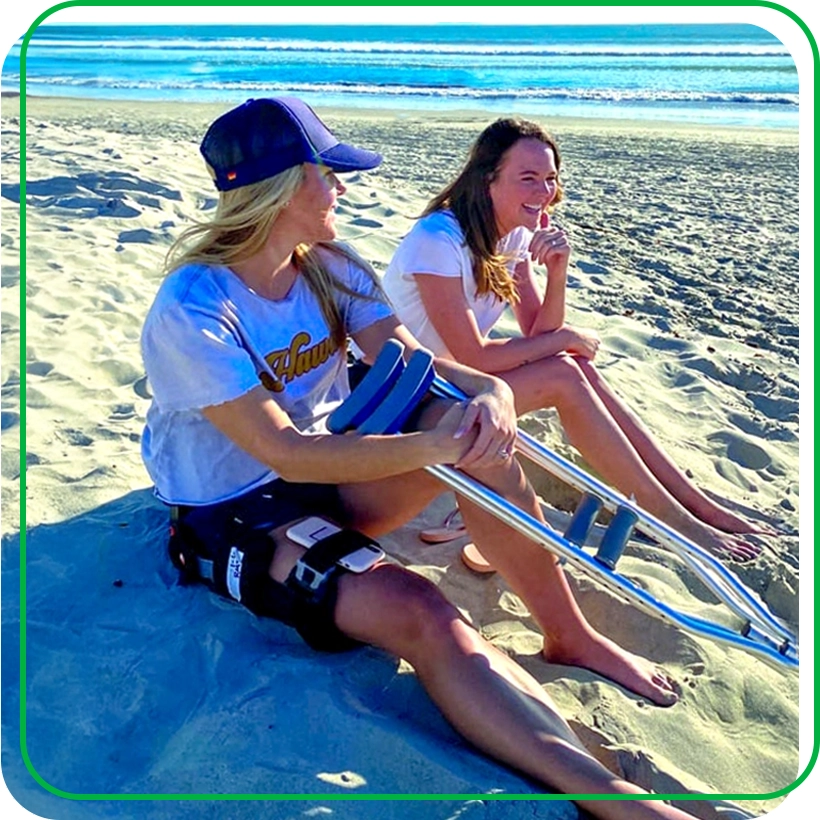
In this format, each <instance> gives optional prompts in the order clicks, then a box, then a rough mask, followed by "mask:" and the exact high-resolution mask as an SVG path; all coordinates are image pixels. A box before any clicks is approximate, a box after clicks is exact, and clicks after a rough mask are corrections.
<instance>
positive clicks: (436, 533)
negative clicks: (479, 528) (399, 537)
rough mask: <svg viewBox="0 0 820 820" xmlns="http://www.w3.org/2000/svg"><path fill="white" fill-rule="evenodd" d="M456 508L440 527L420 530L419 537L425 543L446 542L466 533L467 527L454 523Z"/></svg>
mask: <svg viewBox="0 0 820 820" xmlns="http://www.w3.org/2000/svg"><path fill="white" fill-rule="evenodd" d="M457 515H458V509H455V510H453V511H452V512H451V513H449V515H448V516H447V518H445V519H444V523H443V524H442V525H441V526H440V527H431V528H430V529H427V530H422V531H421V532H420V533H419V538H421V540H422V541H424V542H425V543H426V544H446V543H447V542H448V541H453V540H455V539H456V538H461V537H462V536H463V535H467V528H466V527H465V526H464V524H456V523H455V520H456V516H457Z"/></svg>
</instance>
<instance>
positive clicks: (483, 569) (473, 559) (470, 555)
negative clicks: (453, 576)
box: [461, 543, 495, 574]
mask: <svg viewBox="0 0 820 820" xmlns="http://www.w3.org/2000/svg"><path fill="white" fill-rule="evenodd" d="M461 560H462V561H463V562H464V564H465V565H466V566H467V567H469V568H470V569H471V570H472V571H473V572H480V573H482V574H489V573H491V572H495V567H494V566H493V565H492V564H491V563H490V562H489V561H488V560H487V559H486V558H485V557H484V556H483V555H482V554H481V553H480V552H479V550H478V547H477V546H476V545H475V544H472V543H470V544H465V545H464V546H463V547H462V548H461Z"/></svg>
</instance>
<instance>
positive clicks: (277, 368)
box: [259, 330, 339, 393]
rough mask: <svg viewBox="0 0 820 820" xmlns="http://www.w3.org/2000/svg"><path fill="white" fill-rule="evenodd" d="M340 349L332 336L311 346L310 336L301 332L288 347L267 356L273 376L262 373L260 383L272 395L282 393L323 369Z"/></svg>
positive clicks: (266, 359)
mask: <svg viewBox="0 0 820 820" xmlns="http://www.w3.org/2000/svg"><path fill="white" fill-rule="evenodd" d="M338 349H339V344H338V342H336V341H335V340H334V339H332V338H331V337H330V336H326V337H325V338H324V339H322V341H320V342H317V343H316V344H314V345H311V336H310V334H309V333H307V332H305V331H304V330H303V331H300V332H299V333H297V334H296V335H295V336H294V337H293V339H292V340H291V343H290V345H288V347H286V348H283V349H282V350H274V351H273V353H268V355H267V356H265V361H266V362H267V363H268V366H269V367H270V369H271V371H272V372H273V376H271V374H270V373H260V374H259V381H261V382H262V384H263V385H264V386H265V387H266V388H267V389H268V390H270V391H271V392H272V393H281V392H282V391H283V390H284V389H285V385H287V384H289V383H290V382H292V381H293V380H294V379H296V378H299V376H304V375H305V373H309V372H310V371H311V370H315V369H316V368H317V367H321V366H322V365H323V364H324V363H325V362H326V361H327V360H328V359H329V358H330V357H331V356H332V355H333V354H334V353H335V352H336V351H337V350H338Z"/></svg>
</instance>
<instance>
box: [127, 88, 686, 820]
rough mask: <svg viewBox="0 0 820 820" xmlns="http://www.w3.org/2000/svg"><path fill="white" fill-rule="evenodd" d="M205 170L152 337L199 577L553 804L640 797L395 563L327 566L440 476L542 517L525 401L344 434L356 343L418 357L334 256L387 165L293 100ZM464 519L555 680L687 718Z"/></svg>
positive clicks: (488, 380)
mask: <svg viewBox="0 0 820 820" xmlns="http://www.w3.org/2000/svg"><path fill="white" fill-rule="evenodd" d="M202 153H203V155H204V157H205V160H206V162H207V164H208V166H209V168H210V170H211V172H212V173H213V176H214V179H215V183H216V187H217V189H218V190H219V192H220V193H219V204H218V206H217V209H216V214H215V216H214V218H213V219H212V220H211V221H210V222H207V223H205V224H203V225H198V226H195V227H194V228H192V229H191V230H189V231H187V232H186V233H185V234H184V235H183V238H182V242H183V246H178V247H176V248H174V249H173V253H172V254H171V261H170V265H169V267H170V272H169V273H168V276H167V277H166V278H165V280H164V281H163V283H162V285H161V287H160V289H159V292H158V294H157V296H156V299H155V301H154V303H153V305H152V307H151V309H150V311H149V314H148V317H147V319H146V322H145V327H144V330H143V335H142V347H143V355H144V359H145V364H146V369H147V372H148V376H149V379H150V381H151V384H152V387H153V400H152V404H151V407H150V410H149V413H148V417H147V424H146V429H145V434H144V438H143V457H144V460H145V464H146V467H147V469H148V472H149V473H150V475H151V477H152V479H153V481H154V483H155V485H156V492H157V494H158V496H159V498H161V499H162V500H163V501H164V502H165V503H166V504H168V505H169V506H170V507H171V517H172V528H173V529H172V533H173V534H172V537H171V539H170V544H169V550H170V554H171V558H172V560H173V561H174V563H175V565H176V566H177V567H178V568H179V570H180V572H181V573H182V575H183V577H184V578H185V579H186V580H188V581H192V582H202V583H204V584H206V585H207V586H208V587H210V588H211V589H212V590H213V591H214V592H215V593H217V594H220V595H222V596H224V597H226V598H230V599H234V600H236V601H239V602H241V603H242V604H243V605H244V606H246V607H248V608H249V609H250V610H252V611H253V612H255V613H257V614H259V615H264V616H270V617H275V618H278V619H280V620H282V621H285V622H286V623H288V624H290V625H292V626H294V627H295V628H296V629H297V630H298V631H299V632H300V633H301V635H302V636H303V637H304V638H305V640H306V641H307V642H308V643H309V644H310V645H311V646H312V647H314V648H316V649H319V650H324V651H342V650H346V649H351V648H353V647H356V646H358V645H360V644H362V643H368V644H373V645H375V646H378V647H382V648H383V649H385V650H387V651H389V652H392V653H394V654H397V655H399V656H401V657H403V658H406V659H407V660H408V661H409V662H410V663H411V664H412V666H413V668H414V669H415V672H416V675H417V676H418V679H419V681H420V682H421V684H422V685H423V686H424V687H425V688H426V690H427V691H428V692H429V694H430V696H431V697H432V698H433V700H434V701H435V702H436V703H437V704H438V706H439V707H440V708H441V710H442V712H443V713H444V714H445V715H446V716H447V718H448V719H449V720H450V721H451V722H452V724H453V725H454V726H455V727H456V729H458V730H459V731H460V732H461V733H462V734H463V735H464V737H465V738H467V739H468V740H469V741H471V742H472V743H474V744H475V745H476V746H477V747H478V748H480V749H482V750H484V751H485V752H486V753H487V754H490V755H492V756H494V757H495V758H497V759H498V760H499V761H502V762H504V763H506V764H507V765H509V766H511V767H514V768H516V769H518V770H520V771H521V772H524V773H526V774H527V775H529V776H531V777H533V778H536V779H537V780H538V781H540V782H541V783H543V784H544V786H545V787H547V788H550V789H557V790H561V791H564V792H570V793H584V794H590V793H592V794H603V793H610V792H615V793H618V794H642V792H641V791H640V790H639V789H638V788H637V787H635V786H633V785H631V784H629V783H627V782H625V781H623V780H621V779H620V778H618V777H616V776H615V775H613V774H612V773H610V772H609V771H607V770H606V769H605V768H604V767H603V766H601V765H600V764H599V763H598V762H597V761H596V760H595V759H594V758H593V757H592V756H591V755H590V754H589V753H588V752H587V751H586V750H585V749H584V748H583V746H582V745H581V743H580V742H579V740H578V738H577V737H576V736H575V735H574V734H573V732H572V731H571V730H570V728H569V727H568V725H567V724H566V723H565V722H564V721H563V720H562V719H561V718H560V716H559V715H558V714H557V712H556V710H555V708H554V706H553V705H552V703H551V702H550V701H549V699H548V698H547V696H546V695H545V693H544V691H543V689H542V688H541V686H540V685H539V684H538V683H537V682H536V681H535V680H534V679H533V678H532V677H530V676H529V675H528V674H527V673H525V672H524V671H523V670H522V669H521V668H520V667H519V666H518V665H517V664H515V663H514V662H513V661H512V660H511V659H510V658H509V657H507V656H506V655H505V654H503V653H502V652H499V651H497V650H496V649H494V648H493V647H492V646H491V645H490V644H489V643H487V642H486V641H485V640H484V639H483V638H482V637H481V636H480V635H479V634H478V633H477V632H476V630H475V629H474V628H473V627H472V626H471V625H470V624H468V623H467V622H466V620H465V619H464V618H463V617H462V616H461V615H460V614H459V611H458V610H457V609H456V608H455V607H454V606H453V605H452V604H451V603H449V602H448V601H447V600H446V599H445V598H444V597H443V596H442V595H441V594H440V593H439V591H438V589H437V588H436V587H435V586H434V585H433V584H431V583H430V582H428V581H427V580H425V579H424V578H422V577H420V576H418V575H416V574H413V573H411V572H409V571H407V570H405V569H403V568H401V567H399V566H397V565H395V564H392V563H387V562H385V561H383V560H377V561H375V563H373V565H372V566H370V567H369V568H368V567H367V566H363V565H360V566H358V567H355V566H354V568H353V570H352V571H348V570H347V569H343V568H342V567H340V566H339V565H338V563H334V561H336V560H338V558H334V559H333V560H332V561H327V560H325V559H327V556H328V554H329V553H328V550H329V549H330V546H328V545H330V544H332V545H333V549H334V550H338V549H339V548H340V546H341V547H343V548H344V549H348V548H349V545H350V544H353V545H354V547H356V546H357V545H365V546H371V547H372V544H370V543H369V542H370V539H372V538H373V537H377V536H378V535H380V534H381V533H384V532H387V531H389V530H392V529H394V528H395V527H397V526H399V525H400V524H402V523H403V522H405V521H407V520H409V519H410V518H412V517H413V516H415V515H416V514H417V513H418V512H419V511H420V510H422V509H423V508H424V507H425V506H426V505H427V504H428V503H429V502H430V501H431V500H432V499H433V498H434V497H435V496H437V495H438V494H439V493H440V492H442V489H443V488H442V487H441V486H440V485H439V484H438V483H437V481H436V480H435V479H434V478H432V477H431V476H430V475H429V473H427V472H426V471H424V469H423V468H424V467H426V466H428V465H432V464H436V463H440V462H442V461H444V462H449V463H454V464H457V465H459V466H460V467H461V468H462V469H464V470H466V471H467V472H469V473H470V474H472V475H475V476H478V477H480V479H481V480H482V481H485V482H486V483H487V484H488V485H490V486H492V487H494V488H495V489H497V490H498V491H499V492H500V493H503V494H504V495H505V496H507V497H508V498H510V499H511V500H513V501H514V502H515V503H518V504H519V505H520V506H521V507H523V508H524V509H526V510H528V511H529V512H530V513H531V514H533V515H535V516H540V511H539V509H538V504H537V501H536V498H535V496H534V494H533V491H532V489H531V488H530V487H529V485H528V484H527V482H526V480H525V478H524V476H523V474H522V471H521V468H520V466H519V465H518V463H517V461H516V460H515V458H514V457H512V456H511V455H510V453H509V448H510V447H511V445H512V443H513V440H514V437H515V431H516V424H515V413H514V409H513V404H512V394H511V391H510V389H509V387H508V386H507V385H506V384H505V383H504V382H503V381H502V380H500V379H497V378H495V377H493V376H487V375H484V374H482V373H478V372H476V371H473V370H470V369H469V368H466V367H463V366H461V365H458V364H455V363H452V362H447V361H443V360H442V361H440V362H439V367H440V370H441V372H442V373H443V375H445V376H446V377H447V378H449V379H450V380H452V381H453V382H454V383H455V384H457V385H459V386H460V387H461V388H462V389H463V390H464V391H465V392H466V393H467V394H468V395H470V396H472V398H471V399H470V400H469V401H468V402H465V403H464V404H442V403H432V404H430V405H429V406H427V408H426V409H425V411H424V414H423V415H422V416H421V418H420V421H419V426H418V430H417V431H409V432H406V433H402V434H398V435H391V436H375V435H374V436H356V435H353V436H350V435H331V434H329V433H328V432H327V428H326V419H327V416H328V414H329V413H330V412H331V411H332V410H333V409H334V408H335V407H337V406H338V405H339V404H340V403H341V402H342V400H343V399H344V398H345V396H346V395H347V393H348V390H349V388H348V383H347V367H346V356H345V341H346V339H347V338H348V336H349V337H352V338H353V339H354V340H355V342H356V343H357V344H358V346H359V347H360V348H361V349H362V350H363V351H364V352H365V354H366V355H367V356H368V357H370V358H372V357H373V356H375V355H376V354H377V353H378V351H379V350H380V349H381V347H382V345H383V344H384V343H385V342H386V341H387V340H388V339H391V338H395V339H398V340H399V341H401V342H402V343H403V344H404V345H405V346H406V349H407V350H408V351H412V350H414V349H416V348H417V347H418V343H417V342H416V341H415V339H414V338H413V337H412V336H411V335H410V334H409V333H408V331H407V330H406V329H405V328H404V327H402V326H401V325H400V324H399V322H398V321H397V319H396V318H395V317H394V316H393V314H392V311H391V309H390V308H389V307H388V305H387V304H386V302H385V300H384V299H383V297H382V294H381V292H380V290H379V288H378V286H377V284H376V280H375V278H374V276H373V273H372V271H371V270H370V269H369V268H368V267H367V265H365V264H364V263H363V262H362V261H361V260H360V259H358V257H356V256H355V255H354V254H352V253H351V252H350V251H349V250H347V249H345V248H343V247H341V246H340V245H338V244H336V243H335V242H334V240H335V238H336V228H335V216H334V210H335V206H336V202H337V197H338V196H339V195H340V194H341V193H343V192H344V190H345V189H344V186H343V185H342V184H341V182H340V181H339V179H338V178H337V176H336V173H337V172H342V171H350V170H356V169H359V170H362V169H368V168H372V167H374V166H376V165H377V164H378V162H379V160H380V157H379V156H378V155H377V154H373V153H371V152H368V151H363V150H361V149H358V148H354V147H352V146H349V145H345V144H343V143H340V142H339V141H338V140H337V139H336V138H335V137H334V136H333V135H332V134H331V133H330V132H329V131H328V129H327V128H326V127H325V126H324V125H323V124H322V122H321V121H320V120H319V118H318V117H317V116H316V114H315V113H314V112H313V111H312V110H311V109H310V108H309V107H308V106H306V105H305V104H304V103H302V102H300V101H299V100H295V99H290V98H282V99H262V100H251V101H248V102H247V103H245V104H244V105H242V106H239V107H238V108H235V109H233V110H231V111H229V112H227V113H226V114H224V115H223V116H222V117H220V118H219V119H218V120H216V122H214V123H213V124H212V125H211V127H210V129H209V130H208V132H207V134H206V136H205V138H204V140H203V143H202ZM463 513H464V519H465V521H466V523H467V527H468V528H469V529H470V530H471V531H473V532H474V533H475V536H476V538H477V540H478V542H479V543H480V545H481V549H482V550H484V551H485V552H486V553H487V555H490V556H492V558H493V560H494V561H495V562H496V563H497V565H498V567H499V569H500V570H501V571H502V572H504V573H505V574H506V575H507V577H508V579H509V582H510V584H511V585H512V586H513V588H514V589H516V590H517V591H518V592H519V594H520V595H521V596H522V597H523V598H524V599H525V600H526V602H527V604H528V606H529V607H530V610H531V612H532V613H533V615H534V617H535V618H536V619H537V620H538V622H539V623H540V624H541V626H542V628H543V629H544V635H545V648H544V654H545V656H546V658H547V659H548V660H554V661H558V662H561V663H566V664H577V665H581V666H585V667H588V668H590V669H592V670H595V671H597V672H599V673H601V674H603V675H606V676H608V677H610V678H612V679H614V680H615V681H617V682H618V683H620V684H622V685H623V686H625V687H626V688H627V689H630V690H632V691H634V692H636V693H638V694H639V695H641V696H644V697H647V698H649V699H651V700H652V701H654V702H655V703H658V704H664V705H669V704H671V703H673V702H674V701H675V700H676V695H675V693H674V691H673V686H672V684H671V682H670V681H669V679H668V678H666V676H665V675H663V674H662V673H661V672H659V671H658V670H655V669H653V668H652V667H650V666H648V665H647V664H646V663H645V662H644V661H642V660H641V659H639V658H636V657H635V656H632V655H630V654H629V653H627V652H625V651H624V650H622V649H621V648H620V647H618V646H616V645H615V644H614V643H612V642H611V641H609V640H607V639H606V638H604V637H603V636H602V635H600V634H599V633H597V632H596V631H595V630H593V629H592V627H591V626H590V625H589V624H588V623H587V622H586V620H585V619H584V617H583V615H582V614H581V612H580V611H579V609H578V606H577V604H576V602H575V601H574V599H573V597H572V594H571V592H570V590H569V587H568V585H567V583H566V580H565V578H564V576H563V574H562V572H561V570H560V568H559V567H558V565H557V564H556V561H555V559H554V558H553V557H552V556H551V555H550V554H548V553H546V552H545V551H543V550H541V549H540V548H538V547H535V546H534V545H533V544H532V543H531V542H529V541H527V540H526V539H524V538H522V537H521V536H519V535H517V534H516V533H515V532H513V531H511V530H509V529H508V528H507V527H506V526H505V525H504V524H503V523H501V522H500V521H499V520H497V519H495V518H493V517H492V516H489V515H487V514H486V513H484V512H483V511H481V510H479V509H478V508H476V507H474V506H473V505H470V504H466V503H465V504H464V507H463ZM308 516H320V517H322V518H323V519H324V522H325V524H326V525H328V526H329V525H334V524H335V525H338V526H339V527H341V528H342V535H341V536H338V533H337V534H336V537H334V536H330V537H328V538H322V539H321V540H320V541H319V542H318V543H317V544H315V545H314V546H311V548H310V549H308V550H306V549H305V547H304V546H303V545H302V541H301V540H300V539H297V538H296V535H295V533H296V532H297V531H299V532H302V536H301V537H304V535H305V533H304V532H303V531H301V530H298V529H297V528H298V525H299V524H300V522H302V521H303V520H304V519H305V518H306V517H308ZM294 525H296V527H297V528H294ZM311 526H313V525H311ZM479 534H480V535H479ZM301 537H300V538H301ZM334 538H335V540H334ZM316 550H318V552H319V554H320V558H321V559H322V561H324V563H323V564H322V565H321V566H320V565H319V563H317V562H318V561H319V558H317V557H316V553H315V551H316ZM365 551H366V550H365ZM333 555H334V556H335V555H336V553H335V552H334V553H333ZM345 555H347V556H348V558H350V555H352V553H350V554H348V553H345ZM305 567H308V568H312V569H311V572H313V575H309V574H306V571H305ZM300 568H301V569H300ZM584 805H585V808H587V809H588V811H589V812H591V813H592V814H594V815H595V816H597V817H601V818H613V820H614V819H615V818H624V819H625V818H630V820H641V818H646V820H685V818H688V817H690V815H688V814H685V813H684V812H681V811H678V810H677V809H674V808H672V807H669V806H666V805H664V804H662V803H658V802H656V801H650V800H638V801H637V802H629V803H624V802H618V801H615V802H612V801H603V802H595V801H591V802H585V803H584Z"/></svg>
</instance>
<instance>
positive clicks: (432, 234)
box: [401, 222, 463, 279]
mask: <svg viewBox="0 0 820 820" xmlns="http://www.w3.org/2000/svg"><path fill="white" fill-rule="evenodd" d="M402 246H403V247H402V248H401V251H402V253H403V256H404V258H403V260H402V265H401V267H402V269H403V270H404V272H405V273H407V274H416V273H429V274H433V275H434V276H446V277H449V278H454V279H458V278H461V276H462V256H463V248H462V245H461V242H460V240H459V239H458V237H456V236H454V235H453V233H452V232H451V231H448V230H446V229H445V226H442V225H425V224H423V223H421V222H420V223H418V224H417V225H416V227H415V229H414V230H412V231H411V232H410V233H409V234H408V235H407V237H406V238H405V240H404V242H403V243H402Z"/></svg>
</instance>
